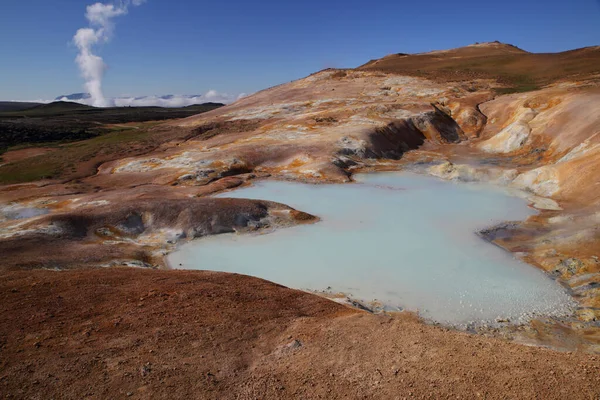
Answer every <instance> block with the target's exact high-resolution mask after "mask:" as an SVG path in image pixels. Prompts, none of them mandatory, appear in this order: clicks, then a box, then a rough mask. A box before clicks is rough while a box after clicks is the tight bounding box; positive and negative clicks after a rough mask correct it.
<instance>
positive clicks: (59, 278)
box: [0, 269, 600, 399]
mask: <svg viewBox="0 0 600 400" xmlns="http://www.w3.org/2000/svg"><path fill="white" fill-rule="evenodd" d="M0 293H2V295H1V296H2V300H1V301H0V310H1V311H0V312H1V316H2V317H1V318H0V349H1V350H0V354H1V357H0V360H1V361H0V393H1V394H2V395H3V397H7V398H22V399H25V398H27V399H46V398H61V399H81V398H90V399H92V398H97V399H104V398H115V399H116V398H127V397H131V398H153V399H158V398H164V399H172V398H215V399H223V398H242V399H246V398H381V399H390V398H469V399H472V398H503V399H505V398H540V399H559V398H563V399H564V398H569V399H595V398H598V396H600V361H599V360H598V358H597V356H592V355H586V354H578V353H559V352H555V351H552V350H547V349H543V348H536V347H525V346H521V345H517V344H514V343H507V342H504V341H501V340H494V339H484V338H482V337H479V336H474V335H468V334H466V333H460V332H454V331H448V330H446V329H443V328H439V327H434V326H428V325H424V324H422V323H421V322H420V321H418V320H417V319H416V318H415V317H414V316H411V315H410V314H399V315H395V316H389V315H379V316H375V315H370V314H365V313H362V312H359V311H356V310H351V309H349V308H346V307H344V306H341V305H338V304H335V303H333V302H331V301H328V300H325V299H322V298H320V297H317V296H314V295H310V294H307V293H304V292H300V291H296V290H290V289H286V288H284V287H282V286H279V285H275V284H272V283H269V282H266V281H262V280H259V279H255V278H250V277H245V276H240V275H228V274H220V273H211V272H187V271H170V272H165V271H146V270H137V269H108V270H86V271H71V272H52V271H30V272H24V271H19V272H5V273H3V274H2V278H1V280H0Z"/></svg>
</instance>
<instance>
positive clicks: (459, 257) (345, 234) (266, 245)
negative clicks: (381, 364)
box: [168, 173, 572, 325]
mask: <svg viewBox="0 0 600 400" xmlns="http://www.w3.org/2000/svg"><path fill="white" fill-rule="evenodd" d="M355 178H356V180H357V183H356V184H347V185H309V184H300V183H291V182H278V181H266V182H259V183H257V184H256V185H255V186H252V187H249V188H243V189H240V190H237V191H234V192H230V193H226V194H224V195H220V197H237V198H252V199H264V200H272V201H276V202H280V203H284V204H287V205H289V206H291V207H294V208H296V209H298V210H302V211H305V212H308V213H311V214H313V215H317V216H319V217H321V219H322V221H321V222H319V223H316V224H312V225H301V226H296V227H292V228H286V229H280V230H276V231H274V232H271V233H268V234H244V235H238V234H227V235H220V236H214V237H209V238H205V239H201V240H197V241H194V242H190V243H188V244H185V245H183V246H181V247H180V249H178V251H176V252H174V253H173V254H171V255H169V257H168V261H169V264H170V265H171V266H179V264H182V266H181V267H179V268H185V269H203V270H214V271H224V272H235V273H240V274H246V275H252V276H256V277H260V278H263V279H267V280H269V281H273V282H276V283H279V284H282V285H285V286H288V287H292V288H297V289H304V290H310V291H321V290H326V291H327V292H333V293H344V294H346V295H348V296H350V297H351V298H352V299H355V300H359V301H362V302H365V303H371V302H375V303H379V304H380V305H383V306H384V308H385V309H388V310H400V309H407V310H411V311H416V312H418V313H419V314H420V315H421V316H422V317H424V318H426V319H431V320H434V321H436V322H440V323H444V324H450V325H467V324H482V323H492V324H493V323H495V321H497V320H510V321H511V322H515V323H523V322H526V321H528V320H529V319H531V318H532V317H533V316H536V315H545V316H550V315H553V316H560V315H565V314H568V313H569V312H570V309H571V306H572V303H571V300H570V297H569V296H568V295H567V294H566V292H565V290H564V289H563V288H562V287H561V286H560V285H559V284H558V283H556V282H555V281H553V280H551V279H550V278H549V277H547V276H546V275H545V274H544V273H543V272H541V271H539V270H537V269H536V268H534V267H532V266H529V265H527V264H525V263H523V262H520V261H519V260H517V259H515V258H514V257H513V256H512V255H511V254H510V253H508V252H506V251H504V250H502V249H500V248H498V247H496V246H494V245H492V244H490V243H487V242H485V241H484V240H483V239H481V238H480V237H479V236H477V234H476V233H475V232H477V231H478V230H481V229H483V228H486V227H490V226H492V225H494V224H497V223H500V222H503V221H509V220H522V219H524V218H526V217H527V216H529V215H531V214H533V213H534V211H533V210H532V209H530V208H528V207H527V203H526V201H525V200H523V199H521V198H517V197H513V196H510V195H509V194H508V193H506V192H504V191H503V190H502V189H499V188H494V187H490V186H486V185H482V184H464V183H461V184H457V183H452V182H446V181H442V180H438V179H436V178H431V177H427V176H422V175H416V174H409V173H376V174H363V175H358V176H356V177H355Z"/></svg>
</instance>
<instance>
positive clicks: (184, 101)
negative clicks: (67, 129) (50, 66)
mask: <svg viewBox="0 0 600 400" xmlns="http://www.w3.org/2000/svg"><path fill="white" fill-rule="evenodd" d="M239 98H240V96H238V95H229V94H226V93H218V92H216V91H213V90H211V91H209V92H207V93H206V94H193V95H177V94H166V95H162V96H137V97H135V96H129V97H127V96H120V97H114V98H109V99H107V100H109V101H110V103H111V104H112V105H114V106H115V107H164V108H181V107H187V106H191V105H195V104H205V103H210V102H213V103H215V104H222V103H223V104H229V103H232V102H234V101H236V100H237V99H239ZM55 101H70V102H76V103H81V104H88V105H92V99H91V96H90V95H89V94H88V93H73V94H67V95H62V96H58V97H57V98H56V99H55Z"/></svg>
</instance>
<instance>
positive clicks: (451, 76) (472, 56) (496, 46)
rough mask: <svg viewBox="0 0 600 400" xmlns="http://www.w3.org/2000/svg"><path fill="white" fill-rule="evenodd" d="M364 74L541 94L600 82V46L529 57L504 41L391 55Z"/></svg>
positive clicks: (365, 68) (369, 66) (364, 68)
mask: <svg viewBox="0 0 600 400" xmlns="http://www.w3.org/2000/svg"><path fill="white" fill-rule="evenodd" d="M357 70H359V71H381V72H387V73H393V74H399V75H410V76H419V77H424V78H428V79H434V80H436V81H441V82H453V81H465V80H473V79H492V80H494V81H497V82H498V83H499V84H501V85H502V87H503V88H502V89H500V90H499V92H500V93H510V92H523V91H529V90H534V89H538V88H540V87H542V86H544V85H548V84H552V83H556V82H559V81H567V80H575V81H582V80H588V79H598V78H600V47H587V48H581V49H576V50H570V51H565V52H561V53H529V52H527V51H525V50H522V49H520V48H518V47H516V46H513V45H510V44H504V43H499V42H492V43H480V44H474V45H471V46H466V47H460V48H456V49H450V50H441V51H432V52H428V53H419V54H391V55H388V56H385V57H383V58H381V59H378V60H371V61H369V62H368V63H366V64H364V65H362V66H360V67H358V68H357Z"/></svg>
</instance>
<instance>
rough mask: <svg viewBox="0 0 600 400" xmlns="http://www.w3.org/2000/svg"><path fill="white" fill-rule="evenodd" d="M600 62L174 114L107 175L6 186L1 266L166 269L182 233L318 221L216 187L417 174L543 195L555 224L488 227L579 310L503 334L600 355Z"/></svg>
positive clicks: (381, 64)
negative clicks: (228, 195) (157, 137)
mask: <svg viewBox="0 0 600 400" xmlns="http://www.w3.org/2000/svg"><path fill="white" fill-rule="evenodd" d="M599 59H600V48H587V49H581V50H576V51H573V52H567V53H561V54H558V55H535V54H530V53H526V52H524V51H522V50H520V49H517V48H514V47H512V46H507V45H501V44H497V43H492V44H480V45H476V46H471V47H467V48H462V49H456V50H451V51H444V52H433V53H427V54H421V55H393V56H389V57H385V58H383V59H381V60H377V61H373V62H370V63H369V64H366V65H365V66H363V67H360V68H358V69H355V70H325V71H321V72H319V73H316V74H313V75H311V76H309V77H306V78H304V79H300V80H297V81H294V82H291V83H287V84H284V85H280V86H277V87H274V88H271V89H267V90H264V91H262V92H259V93H256V94H254V95H252V96H249V97H247V98H244V99H241V100H239V101H237V102H236V103H234V104H232V105H229V106H226V107H223V108H219V109H217V110H214V111H210V112H208V113H205V114H201V115H197V116H193V117H190V118H186V119H182V120H174V121H169V122H167V123H165V124H161V125H159V126H156V127H154V128H151V129H152V130H154V132H157V133H161V134H162V133H164V134H165V135H166V136H165V137H167V138H169V139H168V140H166V141H164V142H161V144H160V146H159V147H158V148H157V149H155V150H153V151H151V152H149V153H147V154H143V155H138V156H134V157H127V158H118V159H115V160H114V161H110V162H107V163H103V164H101V165H100V166H99V167H98V169H97V173H96V174H94V175H93V176H88V177H85V178H81V179H79V180H76V181H69V182H57V181H48V180H46V181H39V182H35V183H30V184H20V185H6V186H3V187H0V201H1V202H2V205H1V206H0V207H1V208H0V239H1V240H0V252H2V254H3V263H2V268H3V269H4V270H8V269H10V270H18V269H39V268H51V269H58V270H67V269H72V268H81V267H86V268H87V267H98V266H111V265H113V266H114V265H132V266H142V267H146V268H164V267H165V265H164V255H165V254H167V253H168V252H169V251H171V250H172V249H173V248H174V247H175V246H176V245H177V244H178V243H182V242H183V241H187V240H191V239H193V238H199V237H202V236H206V235H211V234H218V233H223V232H234V231H236V232H245V231H250V230H252V231H255V230H264V229H273V228H277V227H280V226H287V225H290V224H296V223H311V222H313V221H314V220H315V218H314V217H313V216H310V215H308V214H305V213H303V212H302V210H293V209H291V208H289V207H288V206H285V205H281V204H276V203H271V202H264V201H257V200H247V201H245V200H244V201H231V200H228V199H223V198H211V197H208V196H210V195H212V194H214V193H218V192H221V191H225V190H228V189H233V188H236V187H239V186H242V185H251V184H252V182H253V181H255V180H259V179H287V180H296V181H303V182H311V183H321V182H329V183H339V184H344V183H350V182H352V175H353V174H354V173H356V172H359V171H378V170H398V169H409V170H412V171H417V172H420V173H426V174H431V175H435V176H437V177H440V178H443V179H452V180H457V181H469V182H471V181H481V182H491V183H494V184H497V185H502V186H506V187H509V188H512V189H514V190H515V191H516V192H515V193H518V194H519V195H521V196H524V197H526V198H527V199H528V200H529V201H530V203H531V205H532V206H533V207H535V208H536V209H538V210H539V214H538V215H535V216H532V217H530V218H529V219H527V220H526V221H519V222H511V223H506V224H503V225H501V226H497V227H490V228H489V229H487V230H485V231H483V232H481V233H480V234H481V235H482V236H483V237H485V238H486V239H488V240H490V241H493V242H494V243H496V244H497V245H499V246H501V247H504V248H505V249H507V250H509V251H511V252H513V253H514V254H515V255H516V256H518V257H519V258H522V259H524V260H526V261H527V262H529V263H531V264H532V265H534V266H536V267H538V268H541V269H543V270H545V271H546V272H547V273H549V274H551V275H552V276H553V277H555V278H556V279H558V280H559V281H560V282H561V283H562V284H564V285H565V286H567V287H568V288H569V289H570V291H571V293H572V294H573V296H574V297H575V299H576V300H577V301H578V302H579V308H578V309H577V311H576V315H574V316H573V317H572V318H571V319H568V320H565V321H534V323H532V324H531V326H526V327H518V328H514V329H513V330H512V331H510V332H508V331H505V332H504V333H503V335H508V336H510V337H511V338H513V339H514V338H516V339H518V340H522V341H526V342H528V343H538V344H539V343H544V344H551V345H555V346H558V347H561V348H566V349H571V350H574V349H587V350H589V351H592V352H593V351H596V352H598V351H600V327H599V325H598V324H599V323H600V322H599V321H600V289H599V287H598V285H599V284H600V260H599V259H598V257H599V256H600V230H599V226H600V173H599V171H600V69H599V67H598V65H600V63H598V62H596V60H599ZM502 60H504V61H502ZM566 71H569V72H568V73H567V72H566ZM519 76H521V77H523V76H525V77H526V78H518V77H519ZM515 77H517V78H515ZM530 84H531V85H532V86H527V85H530ZM508 89H510V90H508ZM506 92H516V93H512V94H504V93H506ZM104 273H106V274H111V270H109V269H107V270H105V272H104ZM44 276H46V275H44ZM65 276H69V275H65ZM15 279H16V278H15ZM19 279H21V278H19ZM44 279H46V278H44ZM67 279H68V278H67ZM222 279H223V280H224V281H227V282H230V284H231V285H243V281H244V279H246V278H244V277H237V276H236V277H235V278H234V277H232V276H228V275H223V276H222ZM248 279H250V278H248ZM282 307H287V306H284V305H282ZM309 315H312V313H309ZM229 317H231V318H233V319H235V316H229ZM229 317H228V318H229ZM266 318H271V317H266ZM315 318H316V317H315ZM318 318H332V317H331V316H326V317H323V316H319V317H318ZM252 323H253V324H259V323H260V321H254V322H252ZM340 323H341V324H343V323H342V322H340ZM382 323H383V322H382ZM340 329H342V328H340ZM343 329H346V328H343ZM361 329H370V328H365V327H363V328H361ZM486 333H490V332H486ZM337 345H340V344H339V343H337V344H333V345H332V346H337ZM369 354H370V355H365V356H364V357H367V358H368V357H371V356H373V357H375V356H376V354H375V353H369ZM311 357H312V355H311V356H310V357H309V358H307V360H309V359H310V360H313V359H312V358H311ZM490 357H491V355H490ZM311 362H314V360H313V361H311ZM255 367H256V368H258V369H257V370H260V371H263V369H265V368H267V366H265V365H264V364H260V363H259V364H257V365H255ZM240 368H242V367H240ZM243 368H246V367H243ZM267 369H268V368H267ZM263 372H264V371H263ZM385 372H386V373H387V370H386V371H385ZM282 374H285V373H283V372H282ZM332 374H333V372H332ZM381 374H382V375H384V373H381ZM396 375H397V374H396ZM596 377H597V375H596ZM294 382H295V381H294ZM244 390H254V389H253V388H249V387H247V386H246V387H245V389H244ZM253 393H254V392H253Z"/></svg>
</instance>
